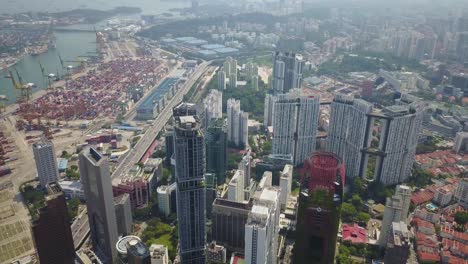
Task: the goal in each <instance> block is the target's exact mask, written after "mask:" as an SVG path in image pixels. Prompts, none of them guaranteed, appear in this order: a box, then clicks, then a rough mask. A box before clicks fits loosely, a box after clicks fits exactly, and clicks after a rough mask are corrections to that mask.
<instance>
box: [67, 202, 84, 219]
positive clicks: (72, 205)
mask: <svg viewBox="0 0 468 264" xmlns="http://www.w3.org/2000/svg"><path fill="white" fill-rule="evenodd" d="M80 204H81V202H80V199H78V198H73V199H70V200H68V201H67V208H68V216H69V217H70V219H75V217H76V215H77V214H78V208H79V206H80Z"/></svg>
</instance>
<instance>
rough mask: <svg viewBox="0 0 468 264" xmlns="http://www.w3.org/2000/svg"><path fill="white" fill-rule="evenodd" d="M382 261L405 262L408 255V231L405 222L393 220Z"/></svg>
mask: <svg viewBox="0 0 468 264" xmlns="http://www.w3.org/2000/svg"><path fill="white" fill-rule="evenodd" d="M390 235H391V236H390V238H389V241H388V243H387V246H386V248H387V249H386V251H385V258H384V263H406V262H407V261H408V257H409V255H410V247H411V242H410V232H409V231H408V227H407V225H406V223H405V222H393V223H392V233H391V234H390Z"/></svg>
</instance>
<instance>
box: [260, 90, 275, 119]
mask: <svg viewBox="0 0 468 264" xmlns="http://www.w3.org/2000/svg"><path fill="white" fill-rule="evenodd" d="M275 99H276V97H275V96H274V95H272V94H266V96H265V106H264V112H263V125H264V126H265V127H269V126H272V125H273V104H274V103H275Z"/></svg>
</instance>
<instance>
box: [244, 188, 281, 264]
mask: <svg viewBox="0 0 468 264" xmlns="http://www.w3.org/2000/svg"><path fill="white" fill-rule="evenodd" d="M255 196H256V197H255V198H254V205H253V207H252V210H251V211H250V213H249V218H248V219H247V223H246V224H245V262H246V263H258V264H260V263H262V264H263V263H265V264H267V263H277V257H276V256H277V252H278V232H279V215H280V201H279V197H280V190H279V189H277V188H273V187H267V188H264V189H263V190H262V191H261V192H259V193H258V194H257V193H256V194H255Z"/></svg>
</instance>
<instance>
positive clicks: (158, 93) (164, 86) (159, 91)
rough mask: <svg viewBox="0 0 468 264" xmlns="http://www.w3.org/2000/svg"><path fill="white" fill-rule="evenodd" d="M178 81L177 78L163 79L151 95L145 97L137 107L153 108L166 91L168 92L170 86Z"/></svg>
mask: <svg viewBox="0 0 468 264" xmlns="http://www.w3.org/2000/svg"><path fill="white" fill-rule="evenodd" d="M178 80H179V78H166V79H164V81H163V82H162V83H161V84H159V86H158V87H157V88H156V89H155V90H154V91H153V92H152V93H151V95H150V96H148V97H146V99H145V100H144V101H143V102H142V103H141V105H140V106H139V107H145V108H152V107H153V106H154V103H155V102H157V101H159V100H160V99H161V98H162V97H163V96H165V95H166V93H167V91H169V89H171V87H172V85H174V84H175V83H176V82H177V81H178Z"/></svg>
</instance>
